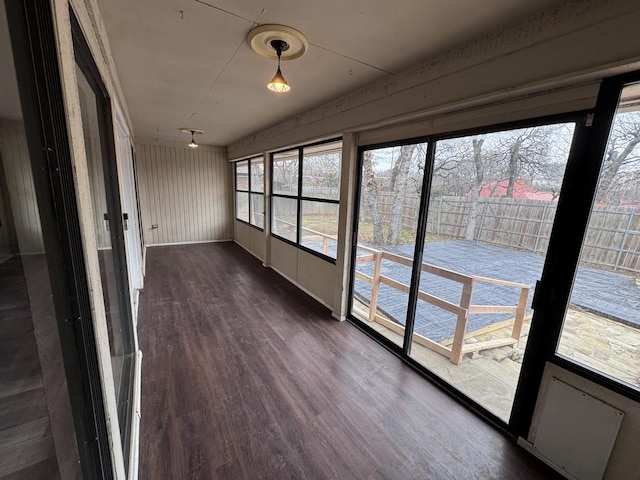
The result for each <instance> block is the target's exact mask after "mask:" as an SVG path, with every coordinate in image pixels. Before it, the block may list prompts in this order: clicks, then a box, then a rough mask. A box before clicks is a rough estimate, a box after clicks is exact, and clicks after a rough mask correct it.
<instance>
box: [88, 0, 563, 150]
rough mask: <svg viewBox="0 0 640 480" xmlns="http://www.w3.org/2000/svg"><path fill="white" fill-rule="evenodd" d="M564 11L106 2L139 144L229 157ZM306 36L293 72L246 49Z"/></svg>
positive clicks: (365, 1) (310, 0)
mask: <svg viewBox="0 0 640 480" xmlns="http://www.w3.org/2000/svg"><path fill="white" fill-rule="evenodd" d="M558 1H559V0H399V1H390V0H292V1H289V2H283V1H281V0H99V6H100V9H101V13H102V16H103V18H104V22H105V25H106V29H107V34H108V36H109V41H110V44H111V49H112V52H113V56H114V61H115V64H116V68H117V70H118V75H119V78H120V81H121V84H122V87H123V90H124V94H125V97H126V101H127V105H128V108H129V112H130V115H131V119H132V122H133V128H134V133H135V135H136V136H144V137H155V138H159V139H166V140H184V141H187V140H188V134H184V133H180V131H179V129H180V128H181V127H192V128H197V129H202V130H204V131H205V133H204V134H203V135H201V136H199V137H198V138H197V140H198V141H199V143H204V144H214V145H228V144H230V143H232V142H234V141H236V140H238V139H240V138H243V137H245V136H247V135H250V134H252V133H254V132H256V131H258V130H261V129H263V128H266V127H269V126H272V125H274V124H275V123H277V122H279V121H282V120H284V119H287V118H290V117H292V116H294V115H295V114H298V113H301V112H304V111H306V110H308V109H310V108H313V107H316V106H318V105H320V104H322V103H323V102H326V101H328V100H330V99H332V98H334V97H337V96H339V95H341V94H344V93H346V92H348V91H350V90H354V89H356V88H358V87H361V86H363V85H365V84H367V83H369V82H371V81H373V80H376V79H379V78H380V77H382V76H385V75H388V74H392V73H397V72H398V71H399V70H400V69H402V68H404V67H407V66H409V65H411V64H414V63H417V62H418V61H420V60H423V59H425V58H427V57H429V56H431V55H434V54H438V53H441V52H443V51H445V50H447V49H449V48H452V47H454V46H457V45H459V44H461V43H463V42H465V41H468V40H470V39H472V38H474V37H477V36H479V35H481V34H483V33H486V32H488V31H491V30H493V29H495V28H499V27H500V26H504V25H507V24H509V23H511V22H513V21H514V20H517V19H519V18H521V17H523V16H525V15H527V14H529V13H531V12H534V11H537V10H541V9H543V8H546V7H548V6H549V5H551V4H553V3H557V2H558ZM267 23H279V24H284V25H288V26H290V27H293V28H295V29H297V30H300V31H301V32H302V33H304V34H305V35H306V36H307V38H308V40H309V50H308V51H307V53H306V54H305V55H304V56H303V57H302V58H299V59H297V60H293V61H290V62H283V65H282V72H283V74H284V76H285V78H286V79H287V81H288V82H289V84H290V85H291V91H290V92H288V93H285V94H276V93H273V92H271V91H269V90H267V88H266V83H267V82H268V81H269V80H270V79H271V77H272V76H273V74H274V73H275V70H276V63H275V61H273V60H268V59H265V58H263V57H260V56H258V55H257V54H255V53H254V52H253V51H252V50H251V49H250V47H249V45H248V44H247V42H246V36H247V34H248V33H249V31H250V30H251V29H252V28H253V27H255V26H257V25H261V24H267Z"/></svg>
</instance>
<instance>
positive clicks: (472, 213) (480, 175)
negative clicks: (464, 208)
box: [465, 138, 485, 240]
mask: <svg viewBox="0 0 640 480" xmlns="http://www.w3.org/2000/svg"><path fill="white" fill-rule="evenodd" d="M472 142H473V165H474V167H475V176H474V177H473V185H472V186H471V195H470V203H469V217H468V221H467V230H466V233H465V239H467V240H473V239H474V236H475V231H476V218H477V217H478V196H479V194H480V189H481V188H482V182H484V171H485V166H484V162H483V157H482V144H483V143H484V139H482V138H474V139H473V140H472Z"/></svg>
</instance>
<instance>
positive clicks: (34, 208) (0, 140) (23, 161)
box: [0, 120, 44, 254]
mask: <svg viewBox="0 0 640 480" xmlns="http://www.w3.org/2000/svg"><path fill="white" fill-rule="evenodd" d="M0 152H2V162H3V166H4V172H5V176H6V180H7V189H8V190H9V199H10V201H11V211H12V214H13V222H14V226H15V230H16V236H17V237H18V245H19V247H20V252H21V253H24V254H29V253H42V252H44V244H43V240H42V229H41V227H40V217H39V216H38V205H37V202H36V192H35V187H34V185H33V176H32V174H31V163H30V160H29V151H28V148H27V137H26V134H25V131H24V127H23V125H22V123H20V122H15V121H7V120H2V121H1V122H0ZM5 207H7V206H5Z"/></svg>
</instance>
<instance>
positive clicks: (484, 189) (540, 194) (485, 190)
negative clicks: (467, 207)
mask: <svg viewBox="0 0 640 480" xmlns="http://www.w3.org/2000/svg"><path fill="white" fill-rule="evenodd" d="M508 185H509V181H508V180H499V181H498V180H494V181H492V182H488V183H483V184H482V186H481V187H480V193H479V196H480V197H484V198H486V197H506V196H507V186H508ZM467 195H471V192H469V193H468V194H467ZM513 198H522V199H526V200H546V201H553V200H557V196H556V195H554V193H553V192H544V191H542V190H536V189H535V188H532V187H530V186H528V185H525V184H524V183H522V182H520V181H516V182H515V183H514V184H513Z"/></svg>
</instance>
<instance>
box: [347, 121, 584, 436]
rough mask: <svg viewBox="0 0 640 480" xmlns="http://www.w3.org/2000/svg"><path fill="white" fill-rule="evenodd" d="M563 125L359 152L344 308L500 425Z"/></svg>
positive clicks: (559, 171) (549, 211)
mask: <svg viewBox="0 0 640 480" xmlns="http://www.w3.org/2000/svg"><path fill="white" fill-rule="evenodd" d="M574 118H575V117H574ZM571 120H573V119H571ZM515 127H518V128H515ZM574 127H575V121H566V120H562V121H556V122H553V121H546V122H544V123H542V122H540V123H534V124H531V125H524V126H521V127H520V126H506V127H504V128H500V127H497V128H493V129H487V130H485V131H478V132H474V133H473V134H471V135H460V136H447V137H433V138H428V142H422V143H407V144H397V145H391V146H388V145H385V146H382V147H376V146H373V147H371V148H363V149H361V152H360V158H359V177H358V188H359V198H358V209H359V210H358V215H357V224H356V228H355V229H354V230H355V231H354V235H355V242H354V248H353V267H354V270H353V275H352V287H351V304H350V305H351V306H350V315H351V317H352V318H353V319H355V320H357V321H358V322H359V324H360V325H361V326H363V327H364V328H366V329H368V330H369V331H371V332H375V333H374V334H375V335H377V336H378V338H380V339H382V341H384V342H385V343H388V344H390V346H392V348H393V347H395V348H396V349H397V350H398V352H399V353H400V354H401V355H403V356H405V357H406V358H407V359H410V360H411V361H412V362H414V363H415V364H416V365H418V366H419V367H421V368H424V369H425V370H426V371H428V372H429V374H430V375H432V376H434V378H436V379H438V381H440V382H442V383H444V384H447V385H448V386H449V388H452V389H453V390H455V391H456V392H457V394H461V395H462V396H465V397H467V399H468V400H469V401H470V402H471V403H473V404H475V405H477V406H478V407H480V408H482V409H483V410H485V411H487V412H488V413H489V414H490V415H493V416H494V417H495V418H496V419H497V420H498V421H500V422H504V423H505V424H506V423H508V422H509V418H510V415H511V410H512V405H513V402H514V397H515V393H516V388H517V385H518V381H519V378H520V370H521V365H522V359H523V355H524V352H525V349H526V348H527V340H528V332H529V328H530V325H531V322H532V315H533V310H532V306H531V304H532V298H533V291H534V288H535V286H536V282H537V281H538V280H539V279H540V277H541V274H542V270H543V266H544V264H545V258H546V252H547V246H548V244H549V238H550V234H551V229H552V226H553V223H554V217H555V212H556V207H557V205H558V199H559V196H560V191H561V186H562V183H563V178H564V172H565V167H566V165H567V161H568V158H569V151H570V148H571V145H572V140H573V136H574Z"/></svg>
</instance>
